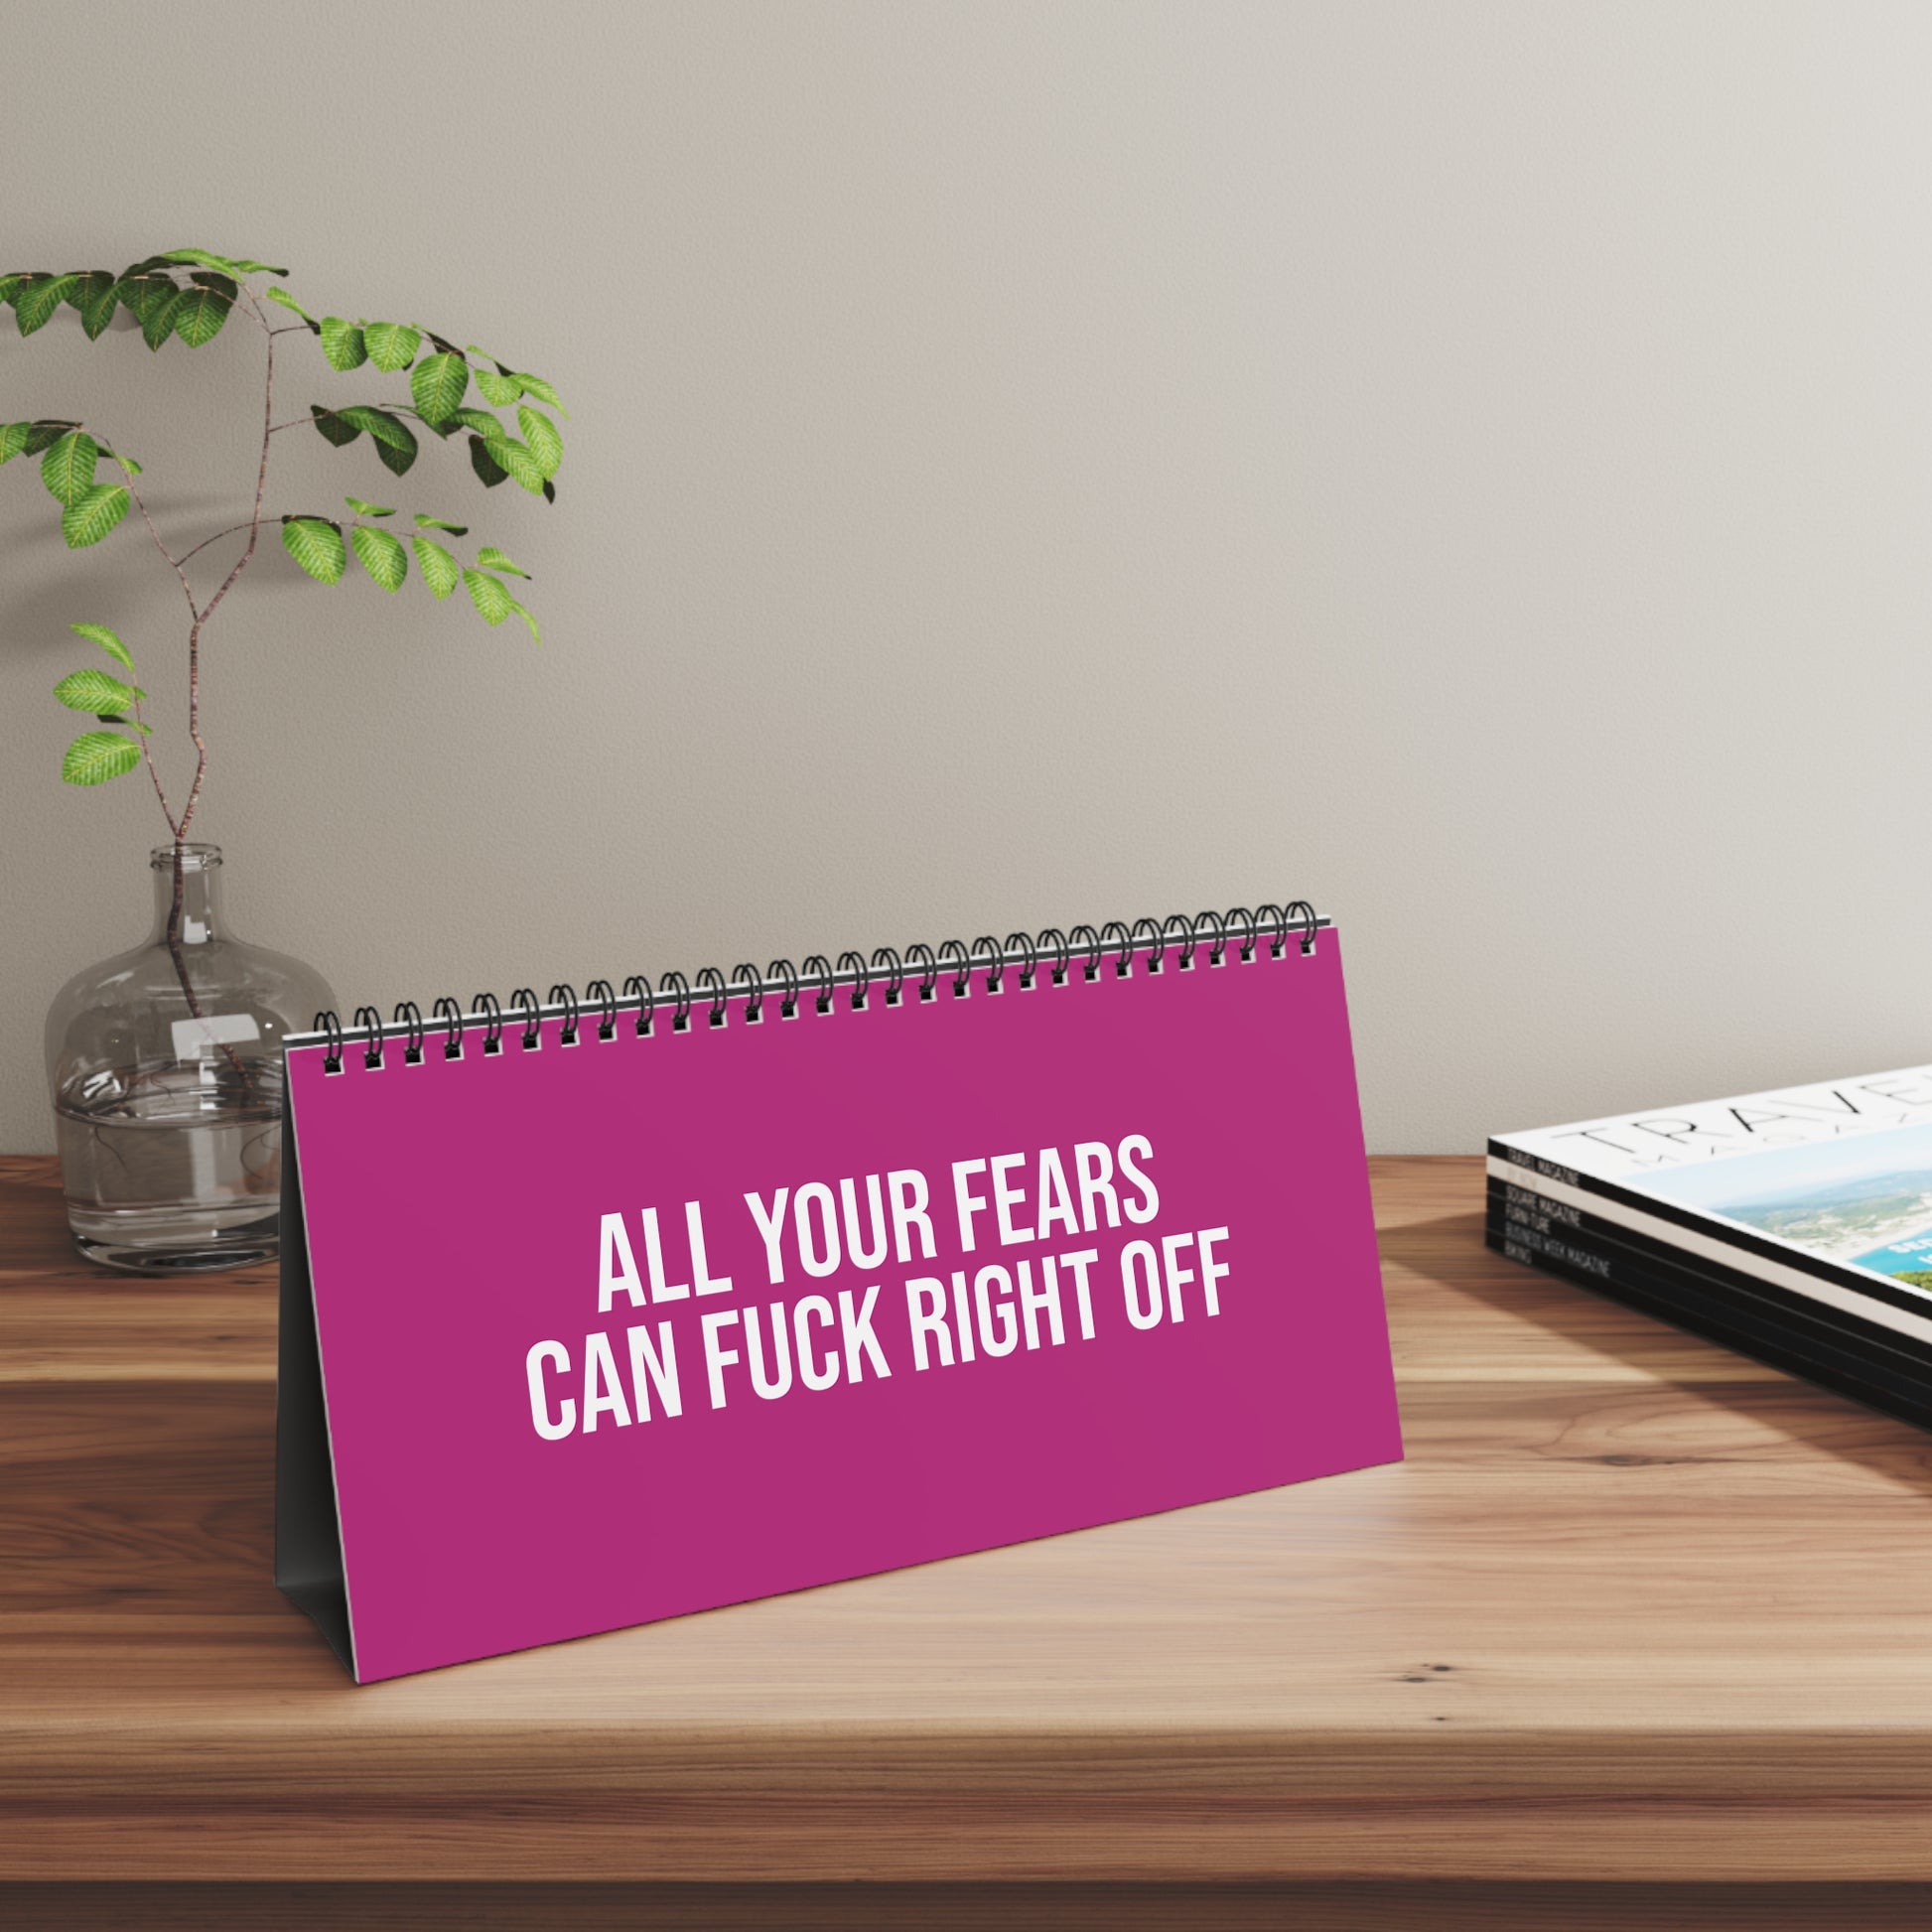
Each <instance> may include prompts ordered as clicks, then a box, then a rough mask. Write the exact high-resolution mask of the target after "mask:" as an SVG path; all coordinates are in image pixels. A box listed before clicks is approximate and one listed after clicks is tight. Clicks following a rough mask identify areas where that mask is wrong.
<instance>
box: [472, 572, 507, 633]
mask: <svg viewBox="0 0 1932 1932" xmlns="http://www.w3.org/2000/svg"><path fill="white" fill-rule="evenodd" d="M463 581H464V583H465V584H466V585H467V586H468V588H469V591H470V602H471V603H472V604H474V605H475V606H476V607H477V612H478V615H479V616H480V617H481V618H482V619H483V622H484V623H489V624H496V623H501V622H502V621H503V620H504V619H505V618H506V617H508V616H509V614H510V606H511V604H512V603H514V602H515V600H514V599H513V598H512V597H511V596H510V594H509V592H508V591H506V590H505V589H504V588H503V586H502V583H501V582H500V581H499V580H498V579H496V578H494V577H485V576H484V575H483V572H482V571H480V570H466V571H465V572H464V573H463Z"/></svg>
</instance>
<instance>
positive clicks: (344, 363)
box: [271, 291, 369, 371]
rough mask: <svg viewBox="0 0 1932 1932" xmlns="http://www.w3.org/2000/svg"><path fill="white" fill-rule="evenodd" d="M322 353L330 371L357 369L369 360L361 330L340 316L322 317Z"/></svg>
mask: <svg viewBox="0 0 1932 1932" xmlns="http://www.w3.org/2000/svg"><path fill="white" fill-rule="evenodd" d="M272 292H273V291H271V293H272ZM322 352H323V354H325V355H326V356H328V358H329V366H330V367H331V368H332V369H343V370H345V371H346V370H348V369H359V368H360V367H361V366H362V364H363V363H364V362H366V361H367V360H368V359H369V349H368V345H367V344H366V343H365V342H364V341H363V340H362V331H361V329H360V328H359V327H358V326H357V325H356V324H354V323H352V322H345V321H344V320H343V319H342V317H341V316H324V317H323V319H322Z"/></svg>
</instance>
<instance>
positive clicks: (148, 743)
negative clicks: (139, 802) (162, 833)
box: [134, 698, 181, 839]
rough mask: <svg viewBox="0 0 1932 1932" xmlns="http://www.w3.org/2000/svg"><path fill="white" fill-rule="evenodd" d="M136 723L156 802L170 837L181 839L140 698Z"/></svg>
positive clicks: (135, 709) (135, 716)
mask: <svg viewBox="0 0 1932 1932" xmlns="http://www.w3.org/2000/svg"><path fill="white" fill-rule="evenodd" d="M134 723H135V726H136V728H137V735H138V736H139V738H140V741H141V757H142V759H143V761H144V762H145V763H146V765H147V767H148V776H149V777H150V778H152V779H153V780H154V795H155V798H156V801H157V802H158V803H159V804H160V806H161V816H162V817H163V818H165V819H166V820H167V821H168V831H169V834H170V836H171V837H173V838H176V839H179V838H180V837H181V828H180V826H178V825H177V824H176V823H175V814H174V812H173V811H172V810H171V809H170V808H169V805H168V794H167V792H166V791H164V790H163V789H162V785H161V767H160V766H159V765H158V764H156V763H155V761H154V746H153V741H152V740H150V738H149V737H148V729H147V723H146V721H145V720H144V719H143V718H142V716H141V700H140V699H139V698H136V699H135V701H134Z"/></svg>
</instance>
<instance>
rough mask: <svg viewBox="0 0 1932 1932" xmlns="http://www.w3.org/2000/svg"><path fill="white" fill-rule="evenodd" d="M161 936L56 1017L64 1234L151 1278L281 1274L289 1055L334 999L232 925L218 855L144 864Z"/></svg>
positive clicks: (89, 979) (50, 1069)
mask: <svg viewBox="0 0 1932 1932" xmlns="http://www.w3.org/2000/svg"><path fill="white" fill-rule="evenodd" d="M149 865H150V867H151V868H152V873H153V880H154V929H153V931H151V932H150V933H149V935H148V937H147V940H146V942H145V943H144V944H142V945H139V946H137V947H135V948H134V950H133V951H132V952H124V953H117V954H115V956H114V957H113V958H111V959H104V960H102V961H101V962H100V964H99V965H97V966H90V967H88V968H87V970H86V971H85V972H82V973H76V974H75V975H74V977H73V978H72V979H70V980H69V982H68V983H67V985H66V986H64V987H63V988H62V989H61V992H60V995H59V997H58V998H57V999H56V1000H55V1002H54V1005H53V1008H52V1010H51V1011H50V1012H49V1014H48V1016H47V1076H48V1083H49V1086H50V1087H51V1089H52V1092H53V1096H54V1113H55V1118H56V1121H57V1123H58V1126H59V1133H60V1147H61V1176H62V1180H63V1183H64V1185H65V1187H66V1190H67V1205H68V1225H69V1227H70V1228H71V1229H72V1231H73V1239H74V1242H75V1244H76V1245H77V1246H78V1248H79V1249H80V1252H81V1253H82V1254H84V1255H86V1256H87V1257H88V1258H89V1259H90V1260H92V1261H97V1262H100V1263H102V1264H104V1265H105V1266H107V1267H110V1268H125V1269H132V1270H134V1271H136V1272H138V1273H142V1274H152V1275H180V1274H191V1273H196V1272H199V1271H202V1270H207V1269H215V1268H239V1267H245V1266H247V1265H249V1264H250V1263H253V1262H260V1261H267V1260H270V1259H272V1258H273V1256H274V1254H275V1252H276V1245H277V1216H278V1211H279V1208H280V1205H281V1185H282V1158H281V1156H282V1148H281V1142H282V1039H283V1036H284V1035H287V1034H293V1033H304V1032H307V1031H308V1030H309V1029H310V1028H311V1027H312V1026H313V1025H314V1022H315V1016H316V1014H317V1012H318V1011H319V1010H320V1009H321V1008H323V1007H333V1006H334V1005H335V1004H336V1001H335V996H334V995H333V994H332V993H331V992H330V990H329V986H328V983H327V982H326V981H325V980H324V979H323V978H322V976H321V975H320V974H319V973H317V972H316V971H315V969H314V968H313V967H310V966H305V965H303V964H302V962H301V961H300V960H296V959H290V958H288V957H286V956H285V955H284V954H282V953H275V952H269V951H267V950H266V949H265V948H263V947H260V946H252V945H249V944H248V943H247V942H246V941H245V940H242V939H238V938H236V937H235V935H234V934H233V932H231V931H230V930H229V929H228V925H227V922H226V920H225V918H224V917H223V916H222V912H221V896H220V882H221V851H220V848H219V847H218V846H212V845H183V846H172V845H169V846H162V847H160V848H158V849H157V850H156V851H155V852H154V853H153V855H152V856H151V858H150V860H149Z"/></svg>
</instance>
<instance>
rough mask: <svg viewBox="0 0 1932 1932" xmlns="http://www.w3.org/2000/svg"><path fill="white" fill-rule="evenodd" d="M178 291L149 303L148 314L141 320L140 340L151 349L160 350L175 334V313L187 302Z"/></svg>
mask: <svg viewBox="0 0 1932 1932" xmlns="http://www.w3.org/2000/svg"><path fill="white" fill-rule="evenodd" d="M187 299H188V298H187V297H186V296H185V295H184V294H183V293H182V291H181V290H180V289H177V290H176V291H175V292H174V294H173V295H170V296H167V297H165V298H163V299H162V300H160V301H157V302H154V303H151V304H150V305H149V308H148V312H147V314H146V315H144V316H143V317H142V318H141V340H142V341H143V342H144V343H146V344H147V345H148V346H149V347H150V348H152V349H158V348H160V346H161V345H162V344H163V343H165V342H166V341H167V340H168V338H169V337H170V336H172V335H173V334H174V333H175V311H176V310H177V309H178V308H180V307H181V305H182V303H184V302H185V301H187Z"/></svg>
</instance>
